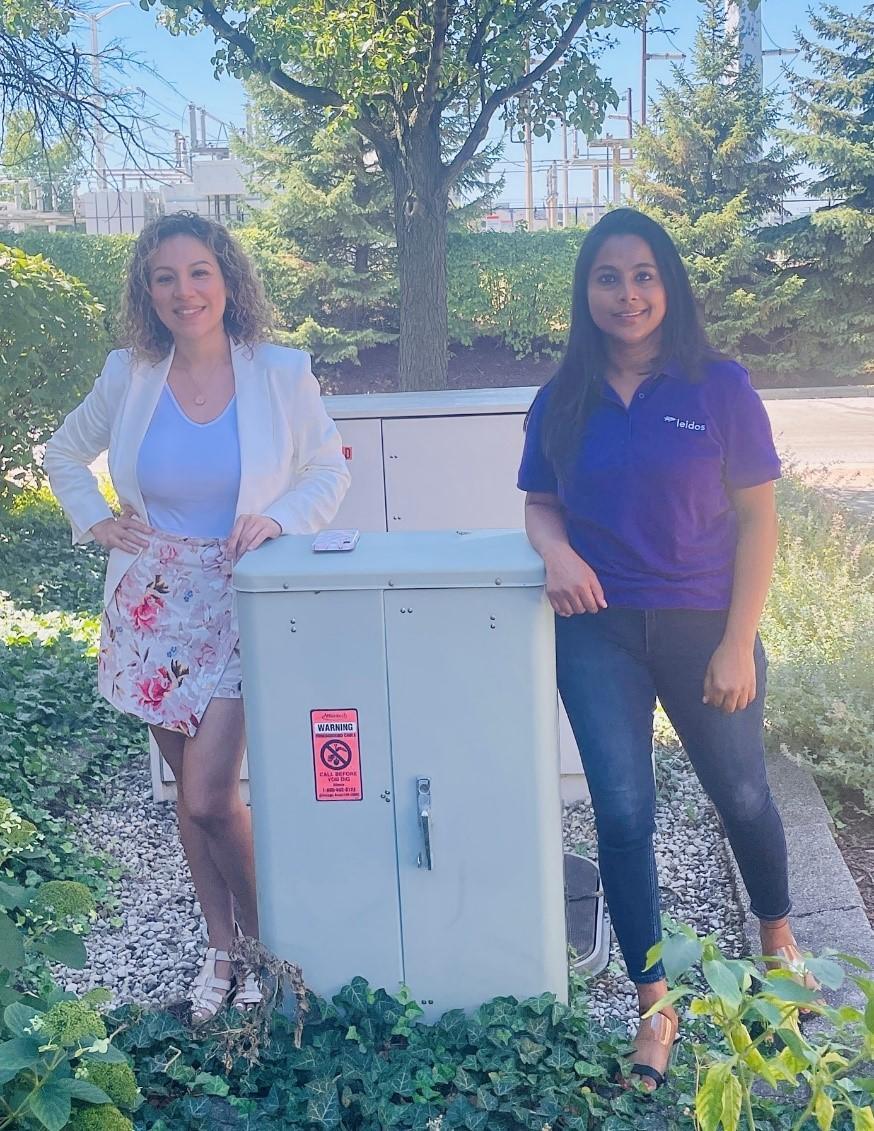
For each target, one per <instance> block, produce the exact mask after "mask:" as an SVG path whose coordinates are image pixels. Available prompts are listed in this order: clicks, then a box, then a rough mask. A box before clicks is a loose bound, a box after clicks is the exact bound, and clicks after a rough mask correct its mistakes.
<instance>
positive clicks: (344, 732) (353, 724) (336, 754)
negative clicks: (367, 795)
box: [310, 708, 364, 801]
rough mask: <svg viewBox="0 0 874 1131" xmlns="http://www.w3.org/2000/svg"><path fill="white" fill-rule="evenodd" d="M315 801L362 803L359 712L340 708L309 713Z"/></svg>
mask: <svg viewBox="0 0 874 1131" xmlns="http://www.w3.org/2000/svg"><path fill="white" fill-rule="evenodd" d="M310 723H311V726H312V738H313V776H314V778H315V787H316V801H361V800H362V799H363V797H364V792H363V788H362V782H361V748H360V746H359V742H358V712H357V711H356V710H355V709H354V708H342V709H340V708H338V709H332V710H317V711H311V712H310Z"/></svg>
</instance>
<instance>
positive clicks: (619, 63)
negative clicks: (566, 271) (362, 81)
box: [82, 0, 864, 203]
mask: <svg viewBox="0 0 874 1131" xmlns="http://www.w3.org/2000/svg"><path fill="white" fill-rule="evenodd" d="M863 2H864V0H837V5H838V7H839V8H841V9H843V10H844V11H847V12H858V11H861V9H862V6H863ZM102 7H103V5H99V6H98V7H97V8H95V9H93V10H96V11H100V10H101V8H102ZM699 11H700V5H699V3H698V2H697V0H671V2H670V3H669V6H668V9H667V11H666V13H665V14H664V15H663V16H662V17H656V18H655V20H654V21H653V31H654V32H655V34H653V35H652V36H651V39H650V45H649V50H650V51H652V52H669V51H686V50H688V49H689V47H690V45H691V43H692V40H693V37H694V34H695V25H696V20H697V17H698V13H699ZM659 24H661V26H662V27H664V28H665V29H669V32H661V31H656V30H655V29H656V28H658V26H659ZM762 24H763V44H764V47H765V48H766V49H767V48H773V47H776V46H779V47H792V46H794V33H795V29H796V28H799V27H800V28H801V29H802V30H807V29H808V21H807V12H806V8H801V7H800V6H799V4H798V2H797V0H762ZM99 26H100V37H101V43H102V44H104V45H105V44H106V43H108V42H109V41H110V40H113V39H114V40H118V41H119V42H120V43H121V44H122V45H123V46H124V47H125V49H126V50H128V51H129V52H131V53H133V54H135V55H136V56H138V58H139V60H140V62H141V64H142V67H139V68H134V69H132V70H131V71H130V72H129V74H128V75H127V76H126V79H125V80H123V81H125V82H127V83H130V84H131V85H133V86H136V87H142V88H143V90H144V91H145V92H146V93H147V96H148V97H147V101H146V102H145V109H146V112H147V113H151V114H154V115H155V116H156V117H157V119H158V120H159V121H160V122H161V124H162V126H163V127H164V129H165V130H167V131H172V130H173V129H181V130H183V132H185V133H187V132H188V115H187V110H186V105H187V103H188V102H189V101H192V102H194V103H195V104H197V105H198V106H203V107H205V108H206V109H207V110H208V111H209V112H210V114H212V115H213V116H214V117H215V118H219V119H222V120H223V121H226V122H229V123H231V124H233V125H236V126H242V125H243V123H244V121H245V111H244V105H245V95H244V91H243V88H242V86H241V85H240V83H239V82H237V80H236V79H233V78H230V77H228V76H227V75H225V76H223V77H222V78H221V80H219V81H217V80H216V79H215V78H214V76H213V72H212V67H211V65H210V57H211V54H212V50H213V38H212V35H211V33H208V32H201V33H200V34H199V35H197V36H193V37H189V36H180V37H174V36H171V35H170V34H169V32H167V31H166V30H165V29H164V28H163V27H161V26H159V25H158V24H157V21H156V15H155V11H154V10H152V11H150V12H144V11H142V9H140V8H139V7H138V6H133V5H131V6H129V7H124V8H120V9H118V10H117V11H114V12H112V13H111V14H109V15H108V16H106V17H105V18H104V19H103V20H101V21H100V25H99ZM82 35H83V38H84V37H85V35H86V33H85V32H84V30H83V33H82ZM616 39H617V44H616V46H615V47H613V48H611V49H610V50H608V51H607V52H606V53H605V54H604V56H603V57H602V60H601V70H602V71H603V72H604V73H606V74H608V75H609V76H610V78H611V79H612V81H613V84H614V86H615V87H616V90H617V91H618V92H620V94H622V95H623V98H624V91H625V89H626V88H628V87H631V88H632V98H633V105H634V113H635V117H637V114H638V112H639V98H640V35H639V33H636V32H632V31H625V32H619V33H617V35H616ZM84 41H85V42H86V43H87V38H84ZM786 67H789V68H793V69H798V68H801V67H802V64H801V62H800V60H799V59H798V58H793V57H789V58H784V59H781V58H777V57H768V58H766V59H765V61H764V72H765V82H766V84H768V85H774V86H776V88H777V89H778V90H785V88H786V80H785V77H784V76H783V70H784V68H786ZM143 68H149V69H151V70H153V71H154V72H156V73H155V74H152V73H150V71H149V69H143ZM158 76H160V77H158ZM660 79H663V80H669V79H670V64H669V63H667V62H659V61H653V62H650V64H649V69H648V88H649V94H650V98H652V97H653V96H654V95H655V94H656V85H657V83H658V81H659V80H660ZM608 125H609V127H610V132H613V133H615V134H616V135H624V133H625V130H626V127H625V124H624V123H623V122H620V121H616V122H610V123H608ZM218 129H219V127H217V126H216V125H215V123H210V124H209V131H210V133H211V135H212V137H215V136H216V134H215V131H216V130H218ZM493 132H494V135H495V136H499V135H500V127H498V128H497V130H496V131H493ZM155 137H156V144H157V145H158V146H159V147H160V148H162V149H166V151H167V152H168V153H169V152H170V151H172V134H171V133H170V132H164V133H159V134H156V135H155ZM559 146H560V142H559V140H558V139H557V138H556V139H553V141H552V142H551V143H549V142H547V141H546V140H545V139H544V140H538V141H537V142H536V143H535V150H534V159H535V170H536V172H535V200H536V201H537V202H540V201H541V200H542V197H543V195H544V193H545V171H544V166H545V163H547V162H548V161H549V160H550V159H552V158H554V157H558V156H560V148H559ZM112 160H113V158H112V157H110V161H112ZM521 168H522V147H521V146H520V145H516V144H510V143H508V144H506V146H505V151H504V158H503V162H502V163H501V169H502V171H504V172H505V174H506V177H507V183H506V188H505V192H504V197H505V199H507V200H509V201H510V202H512V203H521V201H522V200H523V197H524V188H523V180H522V174H521V171H520V170H521ZM574 178H576V180H574ZM589 183H590V181H589V177H588V175H586V177H585V181H584V180H583V174H582V173H579V174H573V176H572V184H571V196H572V197H573V196H575V195H581V196H584V195H586V193H587V191H588V186H589Z"/></svg>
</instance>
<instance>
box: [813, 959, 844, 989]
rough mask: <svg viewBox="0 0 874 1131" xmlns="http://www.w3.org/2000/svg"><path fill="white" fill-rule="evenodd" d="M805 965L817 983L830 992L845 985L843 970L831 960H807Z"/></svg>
mask: <svg viewBox="0 0 874 1131" xmlns="http://www.w3.org/2000/svg"><path fill="white" fill-rule="evenodd" d="M804 965H805V967H806V968H807V969H808V970H809V971H810V973H811V974H812V975H813V976H814V978H816V979H817V981H819V982H822V984H823V985H824V986H828V988H829V989H830V990H837V989H839V988H840V987H841V986H842V985H843V984H844V978H845V975H844V972H843V970H842V969H841V968H840V966H838V964H837V962H833V961H832V960H831V959H830V958H805V960H804Z"/></svg>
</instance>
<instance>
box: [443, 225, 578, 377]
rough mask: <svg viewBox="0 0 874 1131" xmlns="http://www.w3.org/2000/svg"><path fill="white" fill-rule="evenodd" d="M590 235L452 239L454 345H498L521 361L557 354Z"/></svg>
mask: <svg viewBox="0 0 874 1131" xmlns="http://www.w3.org/2000/svg"><path fill="white" fill-rule="evenodd" d="M584 235H585V231H584V230H583V229H582V228H568V229H564V230H561V231H555V232H524V231H520V232H513V233H510V232H454V233H450V234H449V242H448V248H447V268H448V289H449V337H450V340H451V341H453V342H460V343H461V344H462V345H470V344H471V343H472V342H473V341H474V339H476V338H496V339H498V340H499V341H500V342H502V343H503V344H504V345H507V346H509V347H510V348H511V349H513V350H515V351H516V353H517V354H518V355H520V356H521V355H523V354H527V353H535V352H537V351H538V350H552V351H555V350H558V348H559V347H560V346H561V345H562V343H563V341H564V339H565V337H566V335H567V330H568V324H569V314H570V306H571V283H572V280H573V273H574V263H575V261H576V257H577V253H578V252H579V249H580V244H581V243H582V241H583V236H584Z"/></svg>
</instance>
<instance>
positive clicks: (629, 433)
mask: <svg viewBox="0 0 874 1131" xmlns="http://www.w3.org/2000/svg"><path fill="white" fill-rule="evenodd" d="M550 392H551V383H550V382H547V384H546V385H544V387H543V388H542V389H541V390H540V392H539V393H538V394H537V396H536V397H535V399H534V404H533V405H532V406H531V413H530V416H529V418H528V428H527V431H526V433H525V447H524V451H523V453H522V463H521V466H520V468H519V481H518V485H519V487H520V489H521V490H523V491H540V492H545V493H548V494H553V495H557V496H558V498H559V499H560V500H561V502H562V504H563V505H564V509H565V522H566V525H567V531H568V539H569V541H570V544H571V546H573V548H574V549H575V550H576V551H577V553H578V554H579V555H580V556H581V557H582V558H584V559H585V560H586V561H587V562H588V563H589V565H590V566H591V567H592V569H593V570H594V571H595V573H596V574H597V575H598V578H599V580H600V582H601V585H602V586H603V589H604V595H605V597H606V598H607V604H608V605H615V606H618V607H625V608H632V609H727V608H728V606H729V603H730V599H731V588H732V579H733V576H734V559H735V553H736V550H737V518H736V515H735V511H734V508H733V507H732V504H731V499H730V497H729V491H730V490H731V489H732V488H742V487H755V486H758V485H759V484H761V483H767V482H770V481H771V480H774V479H779V478H780V460H779V458H778V456H777V453H776V451H775V449H774V441H773V438H772V436H771V425H770V422H769V420H768V415H767V413H766V412H765V406H764V405H763V404H762V402H761V399H760V398H759V395H758V393H757V392H756V391H755V390H754V389H753V387H752V385H751V384H750V379H749V374H748V373H747V371H746V370H745V369H744V368H743V367H742V366H740V365H738V364H737V363H736V362H734V361H727V360H721V359H719V360H713V361H710V362H708V363H706V365H705V367H704V376H703V378H702V380H701V381H699V382H697V383H694V382H692V381H689V380H688V379H687V378H686V377H685V375H684V373H683V371H682V370H681V369H680V367H679V366H678V365H676V364H673V363H672V364H669V365H668V366H666V367H665V369H664V370H663V371H662V372H661V373H659V374H658V375H656V376H653V377H648V378H647V379H646V380H645V381H644V382H643V384H642V385H641V386H640V388H639V389H638V390H637V392H636V393H635V394H634V397H633V399H632V401H631V404H630V405H629V407H628V408H626V407H625V406H624V405H623V403H622V401H621V399H620V398H619V396H618V395H617V394H616V392H615V391H614V390H613V389H612V388H611V387H610V386H609V385H608V384H607V383H606V382H605V383H604V385H603V389H602V395H601V400H600V403H599V404H598V406H597V407H596V408H595V409H594V411H593V412H592V414H591V416H590V417H589V419H588V421H587V422H586V426H585V430H584V432H583V435H582V437H581V439H580V443H579V446H578V449H577V452H576V455H575V457H574V458H573V459H572V460H571V461H570V463H569V465H568V467H567V468H566V469H563V470H562V471H561V472H558V471H557V470H556V468H555V467H554V466H553V464H552V463H551V462H550V461H549V460H548V459H547V458H546V456H545V455H544V452H543V447H542V444H541V428H542V424H543V416H544V411H545V409H546V405H547V403H548V400H549V396H550Z"/></svg>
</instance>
